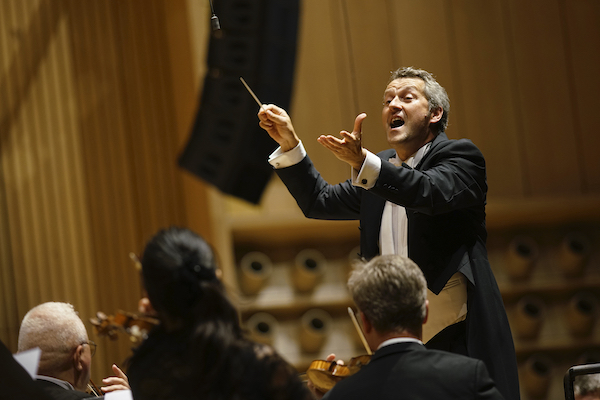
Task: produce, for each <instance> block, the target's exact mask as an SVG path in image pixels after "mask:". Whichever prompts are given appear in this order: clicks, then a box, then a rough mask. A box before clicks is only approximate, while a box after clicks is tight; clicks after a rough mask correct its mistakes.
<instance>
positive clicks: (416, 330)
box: [323, 255, 503, 400]
mask: <svg viewBox="0 0 600 400" xmlns="http://www.w3.org/2000/svg"><path fill="white" fill-rule="evenodd" d="M348 289H349V290H350V294H351V295H352V298H353V300H354V302H355V303H356V305H357V307H358V310H359V318H360V321H361V322H362V326H363V330H364V335H365V338H366V340H367V343H368V344H369V346H370V348H371V349H376V351H375V352H374V353H373V355H372V357H371V360H370V362H369V363H368V364H367V365H366V366H363V367H362V368H361V369H360V371H358V372H357V373H356V374H354V375H352V376H350V377H348V378H346V379H343V380H342V381H340V382H338V383H337V384H336V385H335V386H334V387H333V389H331V390H330V391H329V392H327V393H326V394H325V396H324V397H323V398H324V399H326V400H336V399H343V400H352V399H379V400H385V399H394V400H400V399H410V400H418V399H428V400H429V399H448V400H451V399H457V400H458V399H460V400H467V399H473V400H474V399H480V400H483V399H488V400H491V399H503V397H502V395H501V394H500V392H499V391H498V389H497V388H496V385H495V384H494V381H492V379H491V378H490V377H489V374H488V371H487V368H486V367H485V364H484V363H483V362H482V361H481V360H477V359H473V358H470V357H466V356H462V355H458V354H453V353H449V352H445V351H439V350H428V349H426V348H425V346H423V343H422V342H421V334H422V326H423V323H424V322H425V321H426V320H427V312H428V302H427V300H426V298H427V282H426V281H425V277H424V276H423V273H422V272H421V270H420V269H419V267H418V266H417V265H416V264H415V263H414V262H412V261H411V260H410V259H408V258H406V257H402V256H397V255H385V256H377V257H375V258H373V259H372V260H371V261H370V262H368V263H367V264H364V263H363V264H360V263H359V264H358V265H356V266H355V268H354V270H353V271H352V274H351V275H350V278H349V280H348Z"/></svg>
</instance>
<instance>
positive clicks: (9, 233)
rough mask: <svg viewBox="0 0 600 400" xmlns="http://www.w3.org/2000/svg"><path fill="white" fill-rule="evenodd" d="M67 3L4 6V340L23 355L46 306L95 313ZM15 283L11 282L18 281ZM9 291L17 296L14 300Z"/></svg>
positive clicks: (5, 4) (10, 3)
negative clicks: (21, 335) (21, 329)
mask: <svg viewBox="0 0 600 400" xmlns="http://www.w3.org/2000/svg"><path fill="white" fill-rule="evenodd" d="M63 5H64V2H55V3H53V5H52V6H50V3H49V2H43V1H39V2H16V1H15V2H3V3H2V11H3V12H2V14H3V15H5V16H7V17H8V18H7V20H5V22H6V24H3V27H6V30H3V31H2V43H3V51H2V54H3V56H5V57H6V58H4V57H3V59H4V60H6V61H5V63H4V64H3V68H2V74H1V75H0V82H1V85H0V87H1V88H2V98H3V99H5V100H6V103H4V104H6V105H7V107H6V108H3V112H2V137H1V139H2V147H1V150H2V157H1V160H0V162H2V173H3V177H2V182H3V183H4V185H3V188H2V190H3V192H4V193H3V196H5V200H6V201H5V203H4V205H5V208H3V210H2V211H3V213H5V214H4V215H3V218H2V220H3V221H4V222H5V223H6V224H7V225H6V226H3V229H2V230H3V232H6V235H4V236H3V238H2V240H3V247H10V251H9V252H7V253H6V256H5V255H3V260H2V262H3V265H2V267H3V269H4V268H11V269H12V272H13V274H3V279H4V277H5V278H6V280H5V281H4V282H3V284H4V285H5V286H6V285H11V284H12V288H11V289H9V290H7V291H6V294H7V295H5V296H4V298H3V301H4V302H5V303H4V304H5V307H6V308H10V309H11V312H10V313H8V314H7V315H9V316H10V317H11V318H10V319H5V320H2V321H1V323H2V330H1V332H2V339H3V340H7V343H8V344H9V346H11V347H10V348H11V349H12V350H13V351H14V350H16V340H15V339H16V335H17V331H18V326H19V323H20V319H21V318H22V317H23V315H24V314H25V312H27V310H29V308H31V307H32V306H34V305H36V304H39V303H41V302H44V301H50V300H57V301H68V302H71V303H73V304H76V305H77V307H78V309H79V310H83V311H89V310H91V309H93V308H96V307H97V303H96V302H95V299H96V296H95V290H94V289H95V288H94V286H93V278H92V268H91V257H90V251H89V244H87V243H83V244H82V243H81V242H80V241H83V242H85V240H86V239H89V235H88V232H89V225H88V224H87V222H88V221H87V220H85V219H81V215H82V214H85V213H86V212H87V211H86V210H85V204H82V202H81V200H82V199H83V198H84V195H83V191H82V190H83V185H82V180H81V174H80V173H79V171H81V170H82V167H81V166H82V154H81V151H80V146H79V145H77V143H78V135H77V134H76V132H75V130H74V127H75V123H74V120H75V119H76V115H75V114H74V113H72V111H73V108H72V106H73V104H74V103H75V100H74V97H75V93H74V92H73V91H72V90H71V89H72V88H71V87H70V86H69V84H68V82H69V80H70V76H69V69H68V68H65V64H64V60H65V55H67V54H68V53H69V52H68V44H69V43H68V36H67V35H66V32H67V31H66V24H65V13H64V7H63ZM11 280H12V282H11ZM8 294H10V297H9V296H8Z"/></svg>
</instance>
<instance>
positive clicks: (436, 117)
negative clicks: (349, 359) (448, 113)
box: [429, 107, 444, 124]
mask: <svg viewBox="0 0 600 400" xmlns="http://www.w3.org/2000/svg"><path fill="white" fill-rule="evenodd" d="M443 115H444V109H443V108H442V107H438V108H436V109H435V110H433V111H431V117H429V123H430V124H436V123H438V122H440V120H441V119H442V116H443Z"/></svg>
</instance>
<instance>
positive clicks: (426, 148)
mask: <svg viewBox="0 0 600 400" xmlns="http://www.w3.org/2000/svg"><path fill="white" fill-rule="evenodd" d="M431 143H433V142H427V143H425V144H424V145H423V146H421V148H419V150H417V151H416V152H415V154H413V155H412V156H410V157H408V159H407V160H405V161H400V164H401V163H403V162H404V163H406V164H408V166H410V167H411V168H414V167H415V166H416V165H418V164H419V163H420V162H421V160H422V159H423V157H424V156H425V154H426V153H427V152H428V151H429V148H430V147H431ZM394 158H396V159H397V160H400V157H398V153H396V155H395V157H394ZM411 159H412V160H411Z"/></svg>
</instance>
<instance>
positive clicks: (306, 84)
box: [257, 0, 353, 190]
mask: <svg viewBox="0 0 600 400" xmlns="http://www.w3.org/2000/svg"><path fill="white" fill-rule="evenodd" d="M332 8H333V7H332V6H331V2H327V1H322V0H308V1H303V2H302V4H301V15H300V26H301V27H302V28H301V29H300V30H299V32H298V48H297V56H296V57H297V58H296V66H295V68H296V69H295V77H294V87H293V97H292V99H293V101H292V104H291V109H290V110H289V112H290V115H291V117H292V121H293V123H294V127H295V129H296V133H297V134H298V135H299V136H300V138H301V139H302V142H303V144H304V146H305V147H306V149H307V151H308V153H309V154H310V157H311V159H313V162H314V163H315V165H316V166H317V168H319V169H321V170H323V171H325V172H324V177H325V179H327V180H328V181H330V182H332V183H337V182H340V181H342V180H345V179H348V174H349V168H348V166H347V164H346V163H343V162H341V161H338V160H337V159H335V157H334V156H333V155H332V154H331V152H330V151H329V150H327V149H326V148H324V147H323V146H322V145H320V144H319V143H318V142H317V138H318V137H319V136H320V135H322V134H333V135H337V134H338V133H339V131H340V130H342V129H346V128H347V127H348V125H349V124H351V123H352V120H348V118H346V119H344V118H343V117H342V115H344V116H347V115H348V113H347V112H345V111H346V110H347V108H348V105H347V104H346V103H347V99H349V98H350V97H351V95H350V93H351V90H352V88H351V87H350V86H349V85H348V81H347V80H346V79H345V77H347V71H346V70H344V71H343V72H342V73H340V72H339V69H340V64H347V63H346V60H347V58H346V57H347V55H342V54H344V53H342V52H343V51H344V50H345V49H344V48H342V49H337V50H335V51H332V49H336V46H335V44H336V43H337V42H335V39H336V36H337V35H339V34H340V33H339V30H340V29H343V28H342V26H341V25H340V21H339V20H336V21H334V18H336V17H335V14H334V10H333V9H332ZM307 20H310V21H311V22H310V25H309V24H305V23H303V22H305V21H307ZM265 101H267V100H265ZM352 118H353V117H352ZM257 123H258V119H257ZM265 135H266V132H265ZM273 143H274V145H275V142H273ZM284 190H285V189H284Z"/></svg>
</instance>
